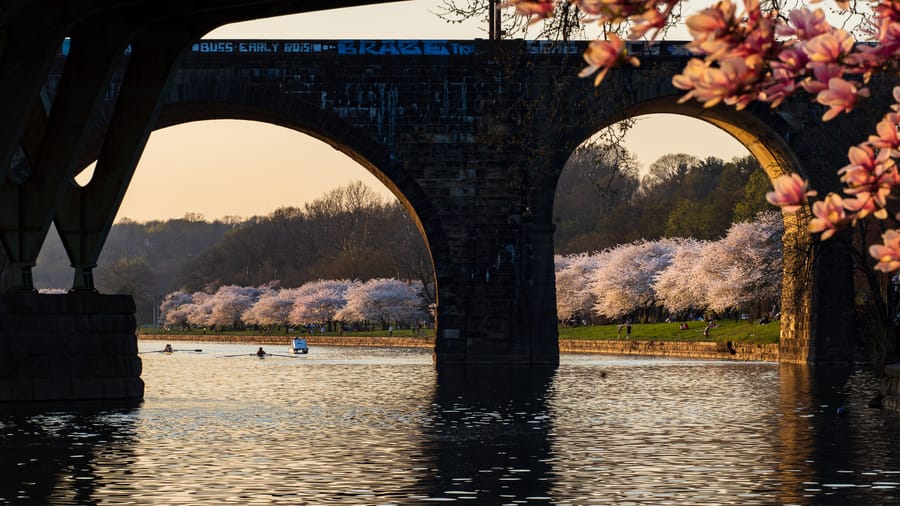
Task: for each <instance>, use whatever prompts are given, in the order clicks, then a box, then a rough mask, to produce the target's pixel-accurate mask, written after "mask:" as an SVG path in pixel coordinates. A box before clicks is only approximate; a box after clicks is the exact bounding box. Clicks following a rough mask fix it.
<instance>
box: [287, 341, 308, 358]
mask: <svg viewBox="0 0 900 506" xmlns="http://www.w3.org/2000/svg"><path fill="white" fill-rule="evenodd" d="M290 352H291V353H293V354H294V355H305V354H307V353H309V345H308V344H306V339H303V338H302V337H295V338H293V339H291V349H290Z"/></svg>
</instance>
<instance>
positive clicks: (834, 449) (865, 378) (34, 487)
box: [0, 342, 900, 505]
mask: <svg viewBox="0 0 900 506" xmlns="http://www.w3.org/2000/svg"><path fill="white" fill-rule="evenodd" d="M141 344H142V349H143V348H147V349H148V351H149V350H150V349H155V348H158V347H159V345H158V343H152V342H151V343H141ZM178 347H181V348H184V349H193V348H203V349H204V353H175V354H172V355H163V354H159V353H145V354H143V355H142V357H143V360H144V375H143V377H144V381H145V382H146V385H147V386H146V396H145V402H144V403H143V404H142V405H141V406H139V407H136V408H135V407H131V408H127V407H126V408H117V407H102V408H93V409H81V410H77V411H76V410H71V409H60V408H58V407H55V408H46V407H45V408H42V410H41V411H31V412H24V411H13V410H12V408H11V407H9V406H2V405H0V504H98V503H99V504H121V503H130V504H148V505H150V504H153V505H155V504H418V503H423V502H431V501H434V502H438V501H440V502H465V503H469V504H526V503H527V504H898V503H900V499H898V497H900V455H897V454H896V452H895V451H894V449H895V446H896V443H895V442H894V440H895V438H896V435H897V434H898V433H900V432H898V429H900V420H898V416H897V415H894V414H891V413H887V412H882V411H878V410H870V409H868V408H866V407H865V404H866V401H867V400H868V399H869V397H871V395H872V394H873V393H874V392H875V389H876V384H875V382H874V380H873V379H872V378H871V377H870V376H869V375H868V374H867V373H865V372H859V371H857V372H851V371H847V370H837V369H825V368H807V367H801V366H791V365H776V364H759V363H732V362H704V361H685V360H667V359H643V358H622V357H604V356H598V355H564V356H563V357H562V360H561V362H562V363H561V365H560V367H559V368H557V369H555V370H544V369H528V368H513V369H497V368H477V367H475V368H470V369H468V370H465V371H444V370H441V371H436V370H435V368H434V367H433V365H432V361H431V356H430V353H429V352H428V351H426V350H416V349H393V348H392V349H388V348H340V347H325V346H318V347H315V348H314V349H312V350H311V351H310V354H309V355H305V356H300V357H299V358H288V357H283V358H282V357H274V358H267V359H264V360H260V359H257V358H255V357H252V356H250V353H252V352H253V351H254V350H255V347H253V346H241V345H210V344H209V343H204V344H202V345H199V344H196V343H182V346H176V348H178ZM268 351H270V352H278V350H275V349H269V350H268ZM233 354H244V355H243V356H239V357H233V358H223V356H225V355H233ZM839 406H844V407H847V408H849V410H848V414H847V415H846V416H843V417H840V416H837V415H836V408H837V407H839Z"/></svg>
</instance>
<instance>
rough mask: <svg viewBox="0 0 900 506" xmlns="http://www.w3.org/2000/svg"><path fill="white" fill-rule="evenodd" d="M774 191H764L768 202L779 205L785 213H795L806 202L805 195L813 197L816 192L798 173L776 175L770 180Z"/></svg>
mask: <svg viewBox="0 0 900 506" xmlns="http://www.w3.org/2000/svg"><path fill="white" fill-rule="evenodd" d="M772 186H774V187H775V191H772V192H768V193H766V200H768V201H769V203H770V204H772V205H775V206H778V207H780V208H781V209H782V210H783V211H784V212H786V213H795V212H797V211H798V210H799V209H800V207H802V206H803V205H804V204H806V203H807V197H815V196H816V192H815V191H814V190H810V189H809V183H807V182H806V181H804V180H803V178H802V177H800V175H798V174H790V175H784V176H779V177H776V178H775V179H774V180H773V181H772Z"/></svg>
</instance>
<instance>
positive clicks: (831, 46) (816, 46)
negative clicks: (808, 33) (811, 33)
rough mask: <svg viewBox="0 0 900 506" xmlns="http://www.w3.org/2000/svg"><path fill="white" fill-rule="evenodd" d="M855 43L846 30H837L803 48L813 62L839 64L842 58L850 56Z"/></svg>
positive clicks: (819, 36)
mask: <svg viewBox="0 0 900 506" xmlns="http://www.w3.org/2000/svg"><path fill="white" fill-rule="evenodd" d="M855 42H856V41H854V40H853V37H852V36H851V35H850V34H849V33H847V31H846V30H835V31H833V32H829V33H823V34H821V35H817V36H816V37H814V38H813V39H812V40H810V41H808V42H807V43H806V44H804V46H803V48H804V51H806V54H808V55H809V59H810V61H812V62H816V63H837V62H838V61H839V60H840V59H841V57H842V56H844V55H847V54H850V52H851V51H852V50H853V46H854V44H855Z"/></svg>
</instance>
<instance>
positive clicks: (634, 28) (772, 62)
mask: <svg viewBox="0 0 900 506" xmlns="http://www.w3.org/2000/svg"><path fill="white" fill-rule="evenodd" d="M835 3H836V4H837V6H838V7H839V8H840V9H842V10H847V9H849V8H850V7H853V8H854V9H855V8H856V7H857V5H858V4H857V3H856V2H853V3H851V2H849V1H847V0H837V1H836V2H835ZM562 4H572V5H576V6H577V7H578V8H579V9H580V10H581V11H582V12H583V13H584V14H586V15H588V16H590V17H591V18H592V19H593V20H596V22H597V24H598V25H599V26H600V27H601V28H602V29H603V30H604V32H605V33H606V36H605V37H604V40H595V41H592V42H591V43H590V45H589V47H588V49H587V50H586V51H585V53H584V59H585V61H586V62H587V64H588V65H587V67H585V69H584V70H583V71H582V72H581V74H580V75H581V76H583V77H588V76H592V75H595V76H596V77H595V84H596V85H599V84H600V83H601V82H602V80H603V78H604V76H605V75H606V73H607V72H608V70H609V69H610V68H611V67H614V66H619V65H639V64H640V62H639V61H638V59H637V58H635V57H634V56H632V55H630V54H629V53H628V48H627V45H626V44H625V41H623V40H622V39H621V38H620V37H619V35H618V34H617V33H615V32H614V31H613V30H614V29H615V28H617V27H622V26H628V27H630V29H631V31H630V33H629V34H628V38H629V39H632V40H637V39H642V38H649V39H651V40H652V39H655V38H656V37H657V36H658V35H659V34H660V33H661V31H662V30H664V29H665V28H666V27H667V23H669V21H670V18H671V17H672V16H673V13H675V12H677V7H679V6H680V4H681V2H680V0H630V1H629V0H609V1H599V0H508V1H507V2H505V3H504V4H503V5H502V6H504V7H513V8H515V10H516V12H517V13H519V14H520V15H523V16H528V17H531V18H532V21H537V20H540V19H546V18H549V17H552V16H553V15H554V12H556V10H557V9H556V8H557V6H558V5H562ZM859 5H865V6H868V7H870V8H871V15H870V16H868V17H867V18H866V22H865V23H864V26H863V30H861V31H862V32H864V33H867V34H868V38H869V40H868V41H866V42H867V43H858V42H857V41H856V39H855V38H854V36H853V35H851V34H850V32H849V31H847V30H846V29H844V28H842V27H835V26H832V25H831V24H829V23H828V22H827V20H826V16H825V12H824V11H823V10H822V9H819V8H817V9H810V8H807V7H805V6H804V7H800V8H797V9H794V10H793V11H791V12H789V13H782V12H780V11H779V10H778V9H777V8H773V6H769V7H768V8H763V7H762V5H761V4H760V2H759V0H744V11H743V12H742V13H740V14H738V8H737V6H736V5H735V4H734V3H733V2H732V1H730V0H722V1H719V2H718V3H716V4H715V5H713V6H711V7H708V8H706V9H703V10H701V11H700V12H698V13H696V14H694V15H692V16H690V17H688V19H687V20H686V25H687V28H688V30H689V31H690V34H691V36H692V37H693V41H692V42H691V43H690V44H689V45H688V47H689V49H690V50H691V51H692V52H693V53H694V54H695V55H696V57H695V58H691V59H690V60H689V61H688V63H687V65H686V66H685V68H684V70H683V71H682V72H681V73H680V74H677V75H676V76H674V77H673V80H672V83H673V84H674V85H675V86H676V87H677V88H680V89H682V90H685V92H686V93H685V95H684V96H683V97H682V99H681V101H682V102H684V101H687V100H691V99H695V100H698V101H700V102H702V103H703V105H704V106H705V107H712V106H714V105H717V104H719V103H724V104H727V105H731V106H734V107H735V108H736V109H738V110H740V109H743V108H745V107H747V106H748V105H749V104H750V103H751V102H753V101H762V102H768V103H770V104H771V105H772V107H777V106H778V105H780V104H781V103H782V102H783V101H784V100H785V99H786V98H787V97H789V96H791V95H793V94H795V93H798V92H801V91H803V92H806V93H808V94H810V95H811V96H813V97H814V99H815V101H816V102H818V103H819V104H822V105H824V106H826V107H828V110H827V111H826V112H825V113H824V114H823V116H822V120H823V121H829V120H831V119H833V118H835V117H837V116H838V115H840V114H843V113H846V112H850V111H852V110H853V109H854V108H855V107H856V106H857V105H858V103H859V101H860V100H861V99H863V98H865V97H868V96H869V95H870V91H869V89H868V88H867V87H866V84H867V83H868V82H869V80H870V78H871V77H872V76H873V75H874V74H875V73H876V72H881V71H885V70H887V71H896V70H897V66H898V65H897V63H898V61H900V60H898V57H900V2H896V1H890V0H874V1H870V2H866V3H860V4H859ZM853 12H855V13H858V12H859V11H853ZM785 14H786V15H785ZM893 101H894V103H893V104H892V105H890V110H889V111H887V112H886V113H885V114H884V116H883V118H882V119H881V121H880V122H879V123H878V124H877V125H876V126H875V132H874V133H873V134H872V135H869V137H868V138H867V139H863V140H862V141H861V142H860V143H859V144H858V145H857V146H853V147H851V148H850V149H849V152H848V159H849V164H847V165H846V166H844V167H843V168H840V170H839V171H838V173H839V174H840V179H841V182H842V183H843V184H844V185H845V187H844V190H843V194H844V195H843V196H842V195H839V194H837V193H830V194H828V195H826V196H825V197H824V198H823V200H821V201H817V202H815V203H814V204H812V213H813V215H814V218H813V219H812V220H810V222H809V230H810V232H813V233H821V237H820V238H821V239H822V240H826V239H828V238H829V237H831V236H832V235H833V234H834V233H835V232H836V231H837V230H840V229H842V228H845V227H848V226H851V225H855V224H856V222H857V220H860V219H863V218H865V217H867V216H872V217H874V218H877V219H885V218H887V216H888V213H887V210H886V205H887V197H888V196H889V195H890V194H891V192H892V191H893V190H894V189H895V188H896V187H898V186H900V176H898V171H897V166H896V160H897V158H898V157H900V134H898V128H897V126H898V123H900V87H895V88H894V90H893ZM773 183H774V186H775V190H774V191H773V192H771V193H770V194H769V196H768V199H769V201H770V202H771V203H773V204H775V205H779V206H781V207H782V209H783V211H784V212H785V213H792V212H796V211H798V210H800V209H801V208H804V209H805V208H807V206H808V205H809V201H808V198H809V197H812V196H815V192H813V191H811V190H810V189H809V188H808V183H807V182H806V181H805V180H803V179H802V178H801V177H800V176H798V175H796V174H789V175H785V176H781V177H779V178H777V179H776V180H775V181H774V182H773ZM882 240H883V244H880V245H878V244H876V245H873V246H872V247H871V248H870V254H871V255H872V256H873V257H874V258H875V259H876V260H877V261H878V263H877V264H876V266H875V268H876V269H878V270H881V271H884V272H892V271H894V270H897V269H898V268H900V233H898V232H897V231H896V230H893V229H890V230H888V231H886V232H885V233H884V235H883V237H882Z"/></svg>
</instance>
